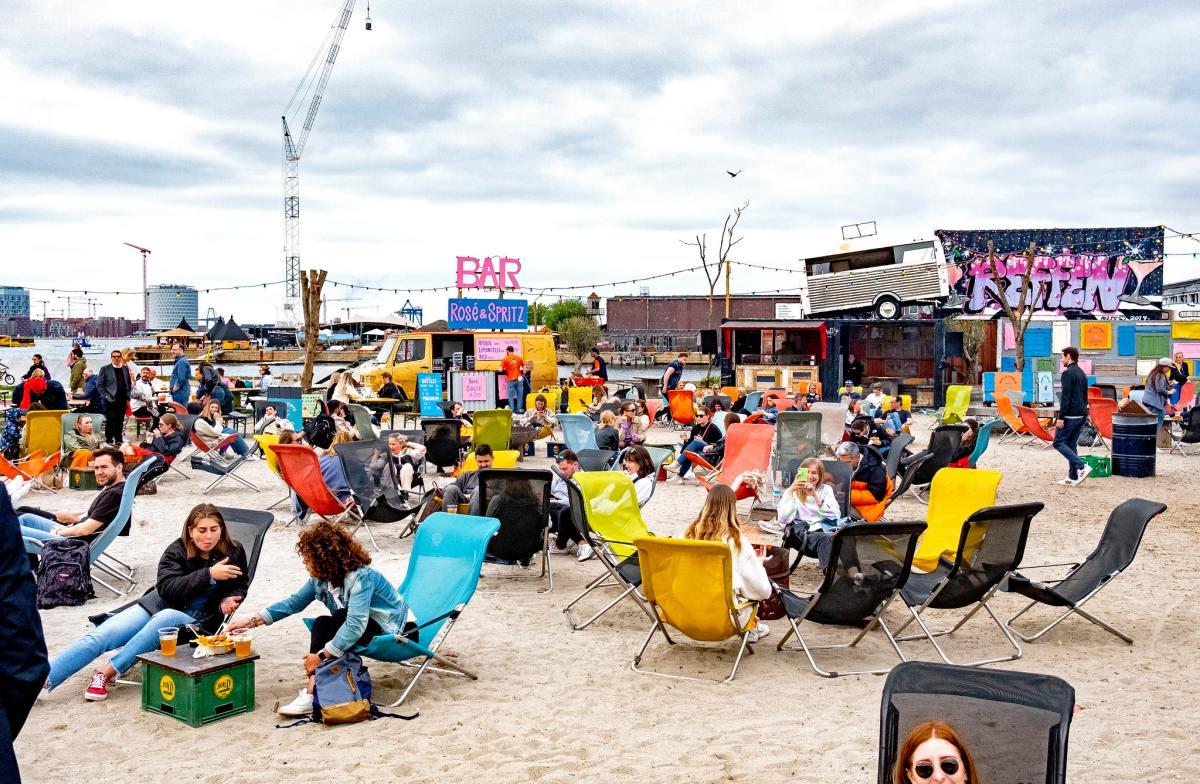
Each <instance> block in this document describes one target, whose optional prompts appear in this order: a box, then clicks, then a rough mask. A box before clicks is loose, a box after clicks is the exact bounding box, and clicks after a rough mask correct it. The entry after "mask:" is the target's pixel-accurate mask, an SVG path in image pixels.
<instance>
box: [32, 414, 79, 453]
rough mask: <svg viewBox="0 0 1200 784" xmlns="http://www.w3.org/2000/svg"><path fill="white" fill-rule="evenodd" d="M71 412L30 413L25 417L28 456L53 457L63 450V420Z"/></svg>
mask: <svg viewBox="0 0 1200 784" xmlns="http://www.w3.org/2000/svg"><path fill="white" fill-rule="evenodd" d="M69 413H71V412H70V411H58V410H55V411H30V412H29V413H28V414H26V415H25V441H26V450H25V451H26V454H31V453H33V452H41V453H42V454H46V455H52V454H54V453H55V452H57V451H58V450H60V449H62V418H63V415H64V414H69Z"/></svg>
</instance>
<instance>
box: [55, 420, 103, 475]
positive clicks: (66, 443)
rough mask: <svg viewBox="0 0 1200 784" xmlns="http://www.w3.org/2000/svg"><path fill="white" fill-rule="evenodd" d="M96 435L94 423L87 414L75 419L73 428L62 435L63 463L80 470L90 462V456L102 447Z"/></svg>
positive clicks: (99, 438)
mask: <svg viewBox="0 0 1200 784" xmlns="http://www.w3.org/2000/svg"><path fill="white" fill-rule="evenodd" d="M103 443H104V439H102V438H101V437H100V436H98V435H97V434H96V423H95V422H94V421H93V420H92V418H91V417H90V416H89V415H87V414H80V415H79V416H77V417H76V418H75V426H74V427H72V428H71V429H70V430H68V431H66V432H65V433H63V462H65V463H66V464H67V465H69V466H70V467H71V468H82V467H84V466H86V465H87V464H88V463H90V462H92V454H93V453H94V452H95V451H96V450H97V449H99V448H100V447H101V445H103Z"/></svg>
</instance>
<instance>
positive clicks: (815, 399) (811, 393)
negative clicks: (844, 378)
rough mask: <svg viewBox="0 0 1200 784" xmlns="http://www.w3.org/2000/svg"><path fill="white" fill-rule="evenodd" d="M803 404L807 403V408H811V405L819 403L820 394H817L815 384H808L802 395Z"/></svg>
mask: <svg viewBox="0 0 1200 784" xmlns="http://www.w3.org/2000/svg"><path fill="white" fill-rule="evenodd" d="M804 402H806V403H808V405H809V406H812V404H813V403H820V402H821V394H820V393H819V392H817V385H816V384H813V383H811V382H810V383H809V385H808V389H807V390H806V391H805V393H804Z"/></svg>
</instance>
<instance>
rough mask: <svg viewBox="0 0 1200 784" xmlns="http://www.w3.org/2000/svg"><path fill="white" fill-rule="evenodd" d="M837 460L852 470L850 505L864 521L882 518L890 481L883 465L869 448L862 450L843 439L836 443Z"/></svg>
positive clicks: (890, 490)
mask: <svg viewBox="0 0 1200 784" xmlns="http://www.w3.org/2000/svg"><path fill="white" fill-rule="evenodd" d="M835 454H836V455H837V459H838V460H841V461H842V462H843V463H845V464H847V465H849V466H850V467H851V468H853V469H854V477H853V479H852V481H851V483H850V505H851V506H853V507H854V509H855V511H856V512H858V514H859V515H861V516H862V518H863V519H864V520H866V521H868V522H872V523H874V522H877V521H878V520H879V519H880V518H881V517H883V510H884V509H885V508H886V507H887V500H888V496H889V495H891V493H892V480H891V479H889V478H888V475H887V468H886V467H885V466H884V464H883V462H882V461H881V460H880V459H879V454H878V453H877V452H876V451H875V450H873V449H867V450H865V451H864V450H862V449H860V448H859V446H858V444H854V443H851V442H849V441H843V442H841V443H840V444H838V445H837V450H836V452H835Z"/></svg>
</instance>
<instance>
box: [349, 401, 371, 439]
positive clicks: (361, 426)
mask: <svg viewBox="0 0 1200 784" xmlns="http://www.w3.org/2000/svg"><path fill="white" fill-rule="evenodd" d="M346 410H347V411H348V412H350V416H351V417H353V418H354V430H355V432H356V433H357V434H358V438H359V440H362V441H370V440H371V439H372V438H375V437H376V436H375V427H374V426H373V425H372V424H371V412H370V411H369V410H368V409H367V407H366V406H362V405H359V404H358V403H349V404H347V406H346Z"/></svg>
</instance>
